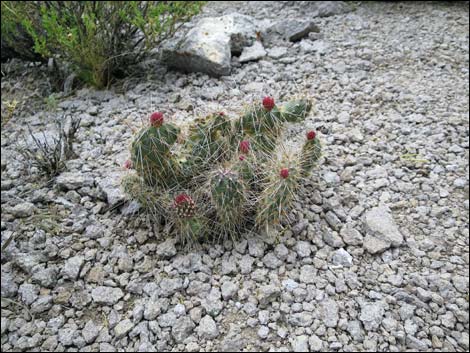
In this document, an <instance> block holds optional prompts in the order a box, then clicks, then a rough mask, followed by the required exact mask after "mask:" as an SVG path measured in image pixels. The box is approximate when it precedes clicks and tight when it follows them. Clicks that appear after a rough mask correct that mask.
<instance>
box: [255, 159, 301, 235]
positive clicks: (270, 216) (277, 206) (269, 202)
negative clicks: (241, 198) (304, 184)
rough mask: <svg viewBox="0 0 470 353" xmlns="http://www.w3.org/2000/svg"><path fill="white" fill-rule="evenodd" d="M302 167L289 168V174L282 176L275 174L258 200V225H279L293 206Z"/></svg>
mask: <svg viewBox="0 0 470 353" xmlns="http://www.w3.org/2000/svg"><path fill="white" fill-rule="evenodd" d="M299 178H300V168H298V167H291V168H289V176H288V177H287V178H285V179H284V178H282V177H280V176H279V174H273V175H272V176H271V181H270V182H269V184H268V185H267V186H266V188H265V189H264V190H263V192H262V193H261V194H260V196H259V199H258V202H257V206H258V207H257V214H256V225H257V226H258V227H259V228H261V227H263V226H266V225H268V224H273V225H277V224H279V223H280V221H281V219H282V218H283V217H285V216H286V215H287V213H288V211H289V210H290V208H291V206H292V202H293V200H294V195H295V192H296V190H297V188H298V185H299Z"/></svg>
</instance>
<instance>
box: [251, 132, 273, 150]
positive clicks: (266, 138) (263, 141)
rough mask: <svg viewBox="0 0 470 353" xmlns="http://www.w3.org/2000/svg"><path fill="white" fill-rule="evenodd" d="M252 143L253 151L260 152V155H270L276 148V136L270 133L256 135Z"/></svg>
mask: <svg viewBox="0 0 470 353" xmlns="http://www.w3.org/2000/svg"><path fill="white" fill-rule="evenodd" d="M253 142H254V144H253V145H254V146H253V149H254V150H255V151H256V152H261V153H262V154H271V153H272V151H274V149H275V148H276V145H277V136H275V135H273V134H270V133H265V134H256V135H255V136H254V139H253Z"/></svg>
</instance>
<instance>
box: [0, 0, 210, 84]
mask: <svg viewBox="0 0 470 353" xmlns="http://www.w3.org/2000/svg"><path fill="white" fill-rule="evenodd" d="M203 4H204V2H202V1H184V2H180V1H23V2H22V1H2V41H5V42H6V44H8V45H11V46H12V47H13V48H15V41H16V40H17V38H18V35H19V31H26V32H27V33H28V34H29V36H30V37H31V38H32V41H33V43H34V51H35V52H36V53H39V54H40V55H41V56H43V57H58V58H59V59H61V60H64V61H67V62H69V63H71V64H72V65H73V68H74V69H75V70H76V72H77V73H78V76H79V77H80V78H81V79H82V80H84V81H85V82H88V83H91V84H93V85H95V86H98V87H103V86H106V85H107V84H108V83H109V82H110V81H111V79H112V78H113V77H116V76H121V75H123V74H125V71H126V68H127V67H128V65H130V64H132V63H135V62H137V61H138V60H140V59H141V58H142V57H143V56H145V55H146V54H147V53H148V52H149V50H150V49H153V48H155V47H156V46H158V44H159V43H161V41H162V40H164V39H167V38H169V37H170V36H172V35H173V34H174V33H175V31H177V30H178V28H179V27H180V26H181V25H182V24H184V22H186V21H188V20H189V19H190V18H191V17H192V16H194V15H195V14H197V13H198V12H199V11H200V9H201V7H202V5H203Z"/></svg>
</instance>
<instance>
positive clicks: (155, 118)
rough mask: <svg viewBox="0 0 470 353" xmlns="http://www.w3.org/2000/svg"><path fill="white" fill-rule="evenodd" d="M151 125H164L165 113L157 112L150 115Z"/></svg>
mask: <svg viewBox="0 0 470 353" xmlns="http://www.w3.org/2000/svg"><path fill="white" fill-rule="evenodd" d="M150 125H152V126H155V127H159V126H162V125H163V113H162V112H155V113H152V115H150Z"/></svg>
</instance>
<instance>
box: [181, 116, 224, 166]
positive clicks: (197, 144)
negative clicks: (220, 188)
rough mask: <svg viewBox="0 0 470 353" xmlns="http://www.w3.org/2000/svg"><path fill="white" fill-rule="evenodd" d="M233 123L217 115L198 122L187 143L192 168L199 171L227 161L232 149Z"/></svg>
mask: <svg viewBox="0 0 470 353" xmlns="http://www.w3.org/2000/svg"><path fill="white" fill-rule="evenodd" d="M231 135H232V126H231V122H230V120H229V119H228V117H226V116H225V115H221V114H215V115H212V116H209V117H207V118H205V119H203V120H199V121H196V124H195V125H194V126H193V128H192V129H191V131H190V135H189V138H188V141H187V142H186V146H185V147H186V151H188V158H187V161H188V163H189V167H190V168H196V169H198V170H200V169H203V167H204V166H211V165H212V164H213V163H214V162H215V161H221V160H225V159H226V158H227V157H228V151H229V149H230V138H231Z"/></svg>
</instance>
